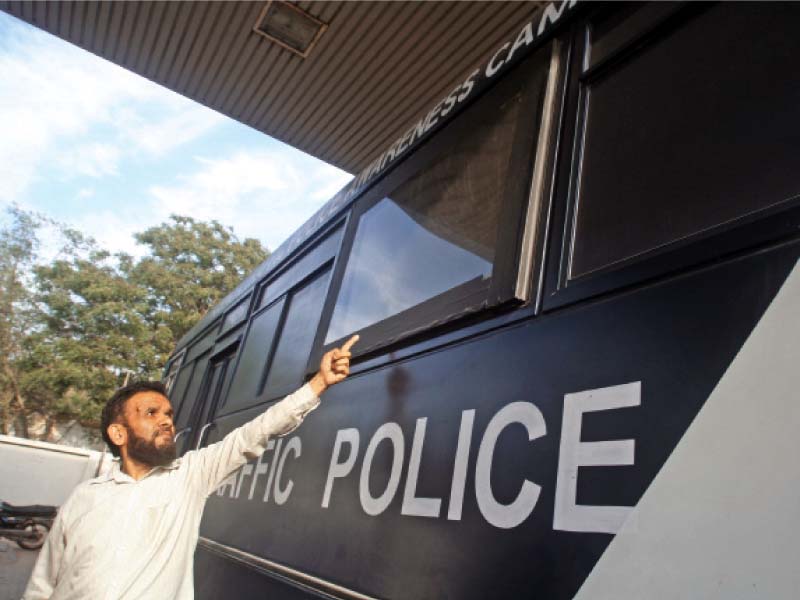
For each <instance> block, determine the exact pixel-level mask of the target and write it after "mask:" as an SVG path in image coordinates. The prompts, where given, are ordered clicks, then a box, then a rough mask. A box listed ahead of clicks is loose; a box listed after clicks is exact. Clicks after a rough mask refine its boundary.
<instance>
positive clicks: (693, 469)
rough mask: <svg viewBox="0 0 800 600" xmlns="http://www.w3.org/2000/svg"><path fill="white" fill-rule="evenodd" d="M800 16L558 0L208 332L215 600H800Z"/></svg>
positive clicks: (181, 357) (317, 219) (181, 368)
mask: <svg viewBox="0 0 800 600" xmlns="http://www.w3.org/2000/svg"><path fill="white" fill-rule="evenodd" d="M798 23H800V5H798V4H794V3H778V4H755V3H753V4H748V3H718V4H706V3H702V4H698V3H667V2H658V3H610V4H603V3H585V4H584V3H580V2H574V1H570V0H568V1H566V2H562V3H552V4H547V5H544V6H543V7H541V9H540V10H539V11H538V12H537V13H535V14H534V16H533V17H532V19H531V20H530V22H528V23H526V24H525V25H524V27H522V28H521V29H520V30H519V32H518V34H517V35H515V36H514V37H513V38H512V39H509V40H507V41H506V42H505V43H504V44H502V45H501V46H500V47H498V48H497V49H496V51H495V52H494V53H493V54H492V55H491V56H490V57H488V59H487V60H486V61H485V62H484V63H483V64H480V65H477V66H476V67H475V70H474V71H473V72H471V73H470V74H468V76H466V77H465V78H464V79H463V81H462V82H461V83H459V84H458V85H457V86H456V87H455V88H454V89H453V90H452V91H451V92H450V93H449V94H448V95H447V96H445V97H444V98H442V99H441V100H440V101H439V102H438V103H437V104H436V105H434V106H432V107H431V108H430V110H429V111H428V112H427V113H426V114H425V115H424V116H423V117H422V118H421V119H420V120H419V121H418V122H417V123H414V124H413V126H412V127H411V128H410V129H409V130H408V131H407V132H406V133H405V134H404V135H403V136H402V137H401V138H400V139H398V140H396V141H395V142H394V143H393V144H392V146H391V147H389V148H387V149H386V150H385V151H384V152H383V153H382V154H381V155H380V156H377V157H375V159H374V161H373V162H372V163H371V164H370V165H369V166H368V167H367V168H366V169H365V170H364V171H363V172H362V173H359V174H358V175H357V176H356V177H354V179H353V180H352V181H351V182H350V183H349V184H348V185H347V186H346V187H345V188H344V189H343V190H341V191H340V192H339V193H338V194H337V195H336V196H335V197H334V198H332V199H331V200H330V201H329V202H328V203H327V204H325V205H324V206H323V207H322V208H321V209H320V210H319V212H318V213H317V214H315V215H314V216H313V217H312V218H311V219H310V220H309V221H308V222H307V223H305V224H304V225H303V226H302V227H301V228H300V229H299V230H298V231H297V232H295V233H294V234H293V235H292V236H291V237H290V238H289V239H288V240H287V241H286V242H285V243H284V244H283V245H281V246H280V247H279V248H278V249H277V250H276V251H275V252H274V253H273V254H272V255H271V256H270V257H269V258H268V260H266V261H265V262H264V263H263V264H262V265H260V266H259V267H258V268H257V269H256V270H255V271H254V272H253V273H252V274H250V275H249V276H248V277H247V278H246V279H245V280H244V281H243V282H242V283H241V285H239V286H238V287H237V288H236V289H235V290H234V291H233V292H232V293H231V294H230V295H228V296H227V297H226V298H225V299H224V300H222V301H221V302H220V303H219V305H218V306H216V307H215V308H213V309H212V310H211V311H209V313H208V314H207V315H206V316H205V317H204V318H203V320H202V321H201V322H199V323H198V324H197V325H196V326H195V327H194V328H193V329H191V331H189V332H188V333H187V334H186V335H185V336H184V337H183V339H181V340H180V342H179V344H178V345H177V348H176V349H175V352H174V354H173V355H172V356H171V358H170V361H169V363H168V364H167V366H166V368H165V375H164V377H165V380H166V381H167V383H168V385H169V390H170V398H171V401H172V403H173V405H174V407H175V410H176V431H177V432H178V433H177V438H178V445H179V447H180V451H181V452H186V451H188V450H191V449H195V448H200V447H203V446H206V445H208V444H212V443H215V442H217V441H219V440H220V439H221V438H222V437H223V436H225V435H226V434H227V433H228V432H230V431H231V430H233V429H234V428H236V427H238V426H240V425H242V424H243V423H245V422H247V421H248V420H250V419H252V418H254V417H255V416H256V415H258V414H259V413H260V412H261V411H264V410H265V409H266V408H268V407H269V406H270V405H271V403H273V402H275V401H277V400H279V399H281V398H282V397H284V396H285V395H286V394H288V393H290V392H292V391H293V390H295V389H296V388H298V387H299V386H301V385H302V384H303V382H304V381H307V380H308V378H309V377H310V376H311V375H312V374H313V373H314V372H315V371H316V369H317V366H318V364H319V362H320V357H321V356H322V354H323V353H324V352H325V351H327V350H328V349H330V348H332V347H335V346H337V345H339V344H341V342H342V341H343V340H345V339H347V338H348V337H349V336H350V335H352V334H353V333H359V334H360V336H361V341H360V342H359V343H358V344H357V345H356V346H355V347H354V358H353V366H352V373H351V375H350V377H349V378H348V379H347V380H346V381H345V382H343V383H342V384H340V385H338V386H336V387H335V388H334V389H331V390H330V391H328V392H327V393H326V395H325V397H324V398H323V402H322V404H321V406H320V407H319V408H318V409H317V410H316V411H315V412H314V413H312V414H311V415H310V416H309V417H308V418H307V419H306V421H305V423H304V424H303V425H302V427H300V428H299V429H297V430H296V431H294V432H292V433H291V434H289V435H287V436H285V437H281V438H276V439H274V440H272V441H270V443H269V446H268V449H267V451H266V452H265V453H264V454H263V456H261V457H260V458H258V459H257V460H251V461H250V462H249V463H248V464H247V465H245V466H244V467H243V468H242V469H241V470H240V471H238V472H237V473H235V474H233V475H232V476H231V477H230V478H228V480H226V481H225V482H224V483H223V484H222V485H221V486H220V487H219V489H218V490H216V492H214V493H213V494H212V495H211V497H210V498H209V500H208V504H207V507H206V510H205V514H204V518H203V521H202V525H201V528H200V535H201V537H200V541H199V544H198V548H197V555H196V564H195V579H196V594H197V596H198V598H222V597H236V598H241V599H250V598H253V599H255V598H259V599H262V598H281V599H295V598H297V599H300V598H338V599H364V598H389V599H413V600H425V599H436V600H441V599H457V600H472V599H483V598H491V599H493V600H494V599H512V598H513V599H519V598H548V599H553V598H556V599H560V598H591V599H595V598H615V599H619V598H678V597H680V598H755V597H765V598H766V597H768V598H796V597H797V595H798V593H799V592H798V590H800V569H798V568H797V558H798V551H797V544H796V539H795V538H796V537H797V535H798V534H800V502H798V499H799V498H800V477H799V476H798V466H797V457H798V456H800V435H798V428H799V427H800V397H798V392H797V390H798V389H800V368H799V367H800V352H799V351H798V347H799V345H798V340H800V268H799V267H798V258H799V257H800V202H799V201H798V198H800V196H799V194H800V159H799V158H798V157H799V156H800V153H799V149H800V78H798V76H797V64H798V63H800V36H798V35H797V30H796V26H797V24H798Z"/></svg>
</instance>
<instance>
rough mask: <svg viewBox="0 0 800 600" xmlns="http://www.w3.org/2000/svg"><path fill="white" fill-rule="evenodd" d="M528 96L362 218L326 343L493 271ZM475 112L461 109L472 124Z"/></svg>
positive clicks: (501, 107) (517, 97)
mask: <svg viewBox="0 0 800 600" xmlns="http://www.w3.org/2000/svg"><path fill="white" fill-rule="evenodd" d="M524 98H525V94H524V93H523V90H517V91H516V92H515V93H513V94H512V95H510V96H509V97H506V98H505V99H504V100H503V101H502V102H500V103H499V104H498V105H497V106H496V107H494V110H492V111H490V112H488V114H484V116H483V118H482V119H480V120H475V122H473V123H470V125H471V127H470V129H469V132H468V133H465V134H464V135H463V136H461V137H459V138H457V139H456V141H455V143H453V144H452V145H450V146H449V147H448V148H447V151H446V152H444V153H442V154H440V155H439V156H438V157H437V158H436V159H435V160H433V161H431V162H429V163H428V164H427V165H425V167H424V168H422V169H421V170H420V171H418V172H417V173H416V174H415V175H414V176H412V177H411V178H409V179H407V180H406V181H405V182H403V183H402V184H400V185H399V186H398V187H396V188H395V189H394V190H392V191H391V192H390V193H389V194H387V195H386V197H385V198H383V199H381V200H380V201H379V202H377V204H375V205H374V206H373V207H372V208H370V209H369V210H368V211H367V212H365V213H364V214H363V215H362V216H361V219H360V221H359V224H358V230H357V232H356V236H355V239H354V241H353V248H352V251H351V254H350V257H349V259H348V264H347V268H346V271H345V274H344V278H343V280H342V284H341V288H340V291H339V295H338V298H337V301H336V307H335V309H334V313H333V317H332V319H331V325H330V328H329V330H328V333H327V337H326V343H329V342H332V341H334V340H337V339H339V338H341V337H343V336H345V335H347V334H348V333H350V332H353V331H356V330H360V329H363V328H364V327H367V326H369V325H372V324H374V323H377V322H379V321H381V320H384V319H386V318H388V317H390V316H392V315H396V314H398V313H400V312H402V311H404V310H406V309H409V308H411V307H413V306H415V305H418V304H420V303H422V302H424V301H426V300H428V299H430V298H433V297H435V296H438V295H440V294H442V293H443V292H445V291H448V290H451V289H453V288H457V287H458V286H462V285H469V286H473V287H474V286H480V285H483V284H484V283H485V282H486V281H487V280H489V279H490V278H491V276H492V268H493V263H494V260H495V249H496V248H495V245H496V241H497V237H498V235H497V234H498V224H499V220H500V214H501V209H502V206H503V202H504V198H505V195H506V186H507V185H508V182H509V177H510V174H509V173H508V168H509V164H511V162H512V150H513V146H514V144H513V142H514V137H515V132H516V128H517V122H518V119H519V114H520V111H521V110H522V109H523V107H524ZM470 110H472V109H470ZM469 115H470V111H467V112H466V113H465V114H464V115H462V117H464V120H466V121H467V122H468V123H469ZM519 175H520V174H514V176H515V177H518V176H519Z"/></svg>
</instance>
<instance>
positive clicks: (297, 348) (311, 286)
mask: <svg viewBox="0 0 800 600" xmlns="http://www.w3.org/2000/svg"><path fill="white" fill-rule="evenodd" d="M330 272H331V270H330V267H329V268H328V269H326V270H325V271H324V272H323V273H322V274H320V275H318V276H317V277H315V278H314V279H312V280H311V281H310V282H309V283H307V284H306V285H304V286H302V287H300V288H298V289H296V290H295V291H293V292H292V294H291V296H290V298H289V306H288V308H287V312H286V317H285V321H284V325H283V328H282V329H281V337H280V341H279V342H278V347H277V349H276V350H275V355H274V357H273V359H272V362H271V363H270V368H269V375H268V377H267V384H266V388H265V394H266V396H267V397H269V398H274V397H277V396H280V395H283V394H287V393H290V392H292V391H294V390H295V388H297V387H299V386H300V384H301V383H302V382H303V378H304V375H305V371H306V365H307V364H308V358H309V355H310V354H311V348H312V346H313V344H314V334H315V333H316V331H317V325H318V324H319V317H320V313H321V312H322V305H323V303H324V301H325V292H326V291H327V289H328V280H329V279H330Z"/></svg>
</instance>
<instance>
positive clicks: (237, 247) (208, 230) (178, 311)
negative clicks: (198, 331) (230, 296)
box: [128, 215, 268, 349]
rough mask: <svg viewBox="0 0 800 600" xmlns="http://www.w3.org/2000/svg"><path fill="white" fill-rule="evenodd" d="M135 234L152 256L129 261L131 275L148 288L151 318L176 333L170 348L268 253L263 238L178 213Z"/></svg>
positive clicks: (171, 340) (132, 279)
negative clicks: (238, 235)
mask: <svg viewBox="0 0 800 600" xmlns="http://www.w3.org/2000/svg"><path fill="white" fill-rule="evenodd" d="M135 237H136V241H137V242H139V244H142V245H144V246H145V247H146V248H147V249H148V251H149V255H148V256H145V257H144V258H142V259H141V260H139V261H138V262H137V263H132V262H131V263H130V267H129V271H128V273H129V277H130V279H131V281H134V282H136V283H137V284H138V285H140V286H141V287H143V288H144V289H146V290H147V293H148V298H149V301H150V302H151V305H150V309H151V313H150V319H151V321H152V322H155V323H163V324H165V325H166V326H167V327H168V328H169V329H170V331H171V332H172V338H171V339H170V340H169V342H170V349H171V348H172V347H174V345H175V343H176V342H177V341H178V339H180V337H181V336H183V334H184V333H186V332H187V331H189V329H191V327H192V326H193V325H194V324H195V323H196V322H197V321H198V319H199V318H200V317H202V316H203V315H205V314H206V313H207V312H208V310H209V309H210V308H211V307H213V306H214V305H215V304H217V303H218V302H219V301H220V300H221V299H222V298H223V297H224V296H225V295H226V294H227V293H228V292H229V291H231V290H232V289H233V288H235V287H236V286H237V285H238V284H239V282H240V281H241V280H242V279H243V278H244V277H245V276H246V275H247V274H248V273H249V272H250V271H252V270H253V269H255V268H256V267H257V266H258V265H259V264H261V263H262V262H263V261H264V260H265V259H266V258H267V255H268V254H267V252H266V251H265V250H264V248H262V246H261V244H260V242H259V241H258V240H255V239H246V240H244V241H243V242H240V241H239V240H238V239H237V238H236V236H235V235H234V234H233V231H232V230H231V229H230V228H228V227H225V226H223V225H221V224H219V223H218V222H216V221H211V222H209V223H202V222H198V221H195V220H194V219H192V218H191V217H180V216H174V215H173V216H172V218H171V222H170V223H164V224H162V225H159V226H158V227H152V228H150V229H148V230H146V231H144V232H142V233H139V234H136V236H135Z"/></svg>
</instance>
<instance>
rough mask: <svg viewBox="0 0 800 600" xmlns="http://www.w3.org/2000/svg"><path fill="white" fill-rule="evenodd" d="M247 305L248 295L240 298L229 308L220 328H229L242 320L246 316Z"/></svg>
mask: <svg viewBox="0 0 800 600" xmlns="http://www.w3.org/2000/svg"><path fill="white" fill-rule="evenodd" d="M249 305H250V296H247V297H246V298H244V299H243V300H240V301H239V302H238V303H237V304H236V306H234V307H233V308H232V309H231V310H229V311H228V314H226V315H225V320H224V321H223V323H222V330H223V331H224V330H227V329H230V328H231V327H233V326H234V325H236V324H237V323H241V322H242V321H244V319H245V317H247V309H248V307H249Z"/></svg>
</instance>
